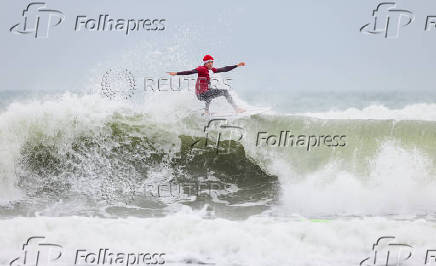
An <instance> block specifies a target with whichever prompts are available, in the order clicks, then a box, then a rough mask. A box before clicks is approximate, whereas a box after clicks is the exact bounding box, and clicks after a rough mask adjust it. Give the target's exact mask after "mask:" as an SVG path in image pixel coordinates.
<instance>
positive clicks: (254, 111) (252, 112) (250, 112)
mask: <svg viewBox="0 0 436 266" xmlns="http://www.w3.org/2000/svg"><path fill="white" fill-rule="evenodd" d="M269 110H271V108H269V107H264V108H262V107H260V108H250V109H247V110H246V111H245V112H242V113H236V112H229V113H211V114H209V117H210V118H241V117H249V116H252V115H256V114H261V113H265V112H267V111H269Z"/></svg>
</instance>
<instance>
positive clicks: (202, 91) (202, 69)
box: [168, 55, 245, 114]
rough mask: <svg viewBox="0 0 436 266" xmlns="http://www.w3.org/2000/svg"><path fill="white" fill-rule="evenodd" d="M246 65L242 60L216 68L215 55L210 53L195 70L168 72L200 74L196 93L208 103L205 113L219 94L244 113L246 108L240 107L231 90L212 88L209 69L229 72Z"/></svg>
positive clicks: (173, 74) (216, 71)
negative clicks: (235, 101)
mask: <svg viewBox="0 0 436 266" xmlns="http://www.w3.org/2000/svg"><path fill="white" fill-rule="evenodd" d="M240 66H245V63H244V62H241V63H239V64H237V65H233V66H225V67H221V68H214V67H213V57H212V56H210V55H205V56H204V57H203V65H202V66H199V67H197V68H195V69H193V70H188V71H181V72H168V74H170V75H171V76H176V75H192V74H198V78H197V82H196V84H195V94H196V95H197V98H198V100H200V101H204V102H205V103H206V106H205V108H204V112H205V114H209V105H210V102H211V101H212V100H213V99H214V98H216V97H219V96H224V97H226V100H227V102H229V103H230V104H231V105H232V107H233V109H235V112H237V113H242V112H245V110H244V109H242V108H240V107H238V106H237V105H236V104H235V103H234V101H233V99H232V96H230V94H229V92H228V91H227V90H223V89H213V88H210V87H209V86H210V77H209V71H210V70H212V72H213V73H220V72H228V71H230V70H233V69H235V68H237V67H240Z"/></svg>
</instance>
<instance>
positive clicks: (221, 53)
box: [0, 0, 436, 92]
mask: <svg viewBox="0 0 436 266" xmlns="http://www.w3.org/2000/svg"><path fill="white" fill-rule="evenodd" d="M29 3H30V1H23V0H6V1H3V6H2V8H1V9H0V12H1V15H0V25H1V31H0V38H1V43H2V49H1V52H0V53H1V57H0V58H1V65H0V77H1V86H0V90H15V89H24V90H73V91H74V90H81V89H83V88H84V87H86V86H88V85H89V84H87V83H89V80H90V78H91V79H92V76H93V75H98V74H99V71H100V69H105V68H108V67H110V65H111V64H119V65H123V64H126V65H127V66H128V67H130V68H134V69H133V71H134V72H135V74H136V75H143V76H149V75H165V71H179V70H186V69H185V68H187V69H190V68H191V67H192V68H193V67H196V66H197V65H198V64H199V62H200V61H201V58H202V57H203V55H204V54H205V53H210V54H212V55H213V56H214V57H215V59H216V64H217V66H222V65H229V64H235V63H237V62H239V61H246V62H247V65H248V66H247V68H245V69H243V70H237V71H235V72H234V73H232V78H233V79H234V80H235V83H236V84H237V85H238V86H243V87H244V89H245V90H247V89H249V90H254V91H257V90H265V89H268V90H272V91H276V92H280V91H282V90H289V89H292V90H301V91H318V90H360V91H362V90H399V91H401V90H432V89H434V80H435V74H434V68H435V67H434V64H435V62H436V60H435V59H436V57H435V54H436V51H435V48H434V47H435V45H436V29H435V30H433V31H425V30H424V27H425V23H426V17H427V16H429V15H436V1H433V0H420V1H416V0H414V1H397V5H398V7H397V8H398V9H407V10H410V11H412V12H413V14H414V16H415V20H414V21H413V23H412V24H410V25H408V26H407V27H404V28H401V29H400V35H399V38H395V39H386V38H384V37H383V36H382V35H368V34H362V33H361V32H360V31H359V29H360V28H361V27H362V26H363V25H365V24H367V23H371V22H372V21H373V17H372V10H373V9H375V8H376V7H377V5H378V3H379V1H372V0H361V1H356V0H351V1H344V0H330V1H326V0H318V1H313V0H305V1H289V0H288V1H285V0H283V1H276V0H269V1H248V0H246V1H240V0H238V1H234V0H233V1H230V0H229V1H167V0H160V1H145V0H123V1H121V0H119V1H114V0H105V1H103V0H99V1H88V0H75V1H59V0H56V1H54V0H47V1H46V3H47V5H48V7H49V8H50V9H55V10H59V11H61V12H63V14H64V15H65V20H64V21H63V22H62V23H61V24H60V25H58V26H56V27H52V28H50V29H49V37H48V38H46V39H35V38H34V37H33V36H32V35H31V34H30V35H20V34H14V33H11V32H10V31H9V29H10V28H11V26H13V25H15V24H17V23H22V22H23V17H22V11H23V9H24V8H25V7H26V6H27V4H29ZM100 14H109V15H110V17H111V18H115V19H117V18H125V19H141V18H142V19H146V18H163V19H165V20H166V21H165V23H164V24H165V27H166V28H165V30H163V31H156V32H149V31H138V32H134V33H131V34H129V35H128V36H126V35H125V34H123V33H121V32H89V31H80V32H75V31H74V24H75V20H76V17H77V16H78V15H85V16H87V17H89V18H97V17H98V16H99V15H100ZM147 47H148V48H147ZM159 53H160V54H159ZM153 56H154V57H153ZM150 57H153V58H150ZM141 65H142V66H143V67H141ZM127 66H126V67H127ZM135 66H137V67H136V68H135Z"/></svg>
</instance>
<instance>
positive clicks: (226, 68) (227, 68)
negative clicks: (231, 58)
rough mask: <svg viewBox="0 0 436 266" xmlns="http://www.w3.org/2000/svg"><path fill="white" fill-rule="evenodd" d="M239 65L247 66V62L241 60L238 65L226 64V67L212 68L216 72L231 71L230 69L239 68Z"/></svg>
mask: <svg viewBox="0 0 436 266" xmlns="http://www.w3.org/2000/svg"><path fill="white" fill-rule="evenodd" d="M238 66H245V63H244V62H241V63H239V64H237V65H234V66H225V67H220V68H215V69H212V70H213V72H215V73H220V72H229V71H230V70H233V69H235V68H237V67H238Z"/></svg>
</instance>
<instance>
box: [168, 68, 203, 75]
mask: <svg viewBox="0 0 436 266" xmlns="http://www.w3.org/2000/svg"><path fill="white" fill-rule="evenodd" d="M195 73H198V71H197V69H193V70H188V71H181V72H168V74H170V75H171V76H176V75H192V74H195Z"/></svg>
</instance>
